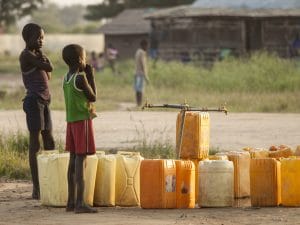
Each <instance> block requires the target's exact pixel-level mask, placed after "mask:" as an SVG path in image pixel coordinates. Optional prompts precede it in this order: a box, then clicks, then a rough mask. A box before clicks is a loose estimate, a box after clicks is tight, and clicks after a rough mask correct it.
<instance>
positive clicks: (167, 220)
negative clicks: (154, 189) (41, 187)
mask: <svg viewBox="0 0 300 225" xmlns="http://www.w3.org/2000/svg"><path fill="white" fill-rule="evenodd" d="M30 191H31V184H30V183H28V182H24V181H23V182H22V181H19V182H16V181H15V182H8V181H2V182H1V183H0V224H1V225H10V224H20V225H23V224H24V225H25V224H30V225H53V224H72V225H76V224H85V225H88V224H91V225H95V224H107V225H126V224H128V225H196V224H207V225H232V224H240V225H252V224H257V225H271V224H282V225H296V224H300V208H283V207H274V208H251V207H249V200H248V199H246V200H242V201H243V202H242V205H240V207H233V208H195V209H153V210H152V209H151V210H149V209H141V208H138V207H134V208H131V207H129V208H122V207H111V208H100V207H99V208H97V209H98V213H96V214H89V215H87V214H80V215H78V214H74V213H71V212H69V213H67V212H65V210H64V208H52V207H46V206H41V204H40V202H39V201H36V200H31V199H30V198H29V197H30ZM245 202H246V203H245Z"/></svg>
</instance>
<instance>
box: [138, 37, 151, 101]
mask: <svg viewBox="0 0 300 225" xmlns="http://www.w3.org/2000/svg"><path fill="white" fill-rule="evenodd" d="M147 48H148V42H147V41H146V40H142V41H141V42H140V48H139V49H138V50H137V51H136V53H135V79H134V89H135V92H136V103H137V106H141V105H142V100H143V91H144V80H146V82H147V83H149V77H148V69H147Z"/></svg>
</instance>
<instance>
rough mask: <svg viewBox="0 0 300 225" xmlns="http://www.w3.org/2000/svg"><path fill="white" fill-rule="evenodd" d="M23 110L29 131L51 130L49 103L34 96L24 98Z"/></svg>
mask: <svg viewBox="0 0 300 225" xmlns="http://www.w3.org/2000/svg"><path fill="white" fill-rule="evenodd" d="M23 110H24V112H25V113H26V122H27V127H28V130H29V131H40V130H52V120H51V114H50V108H49V102H47V101H45V100H42V99H41V98H39V97H36V96H26V97H25V98H24V100H23Z"/></svg>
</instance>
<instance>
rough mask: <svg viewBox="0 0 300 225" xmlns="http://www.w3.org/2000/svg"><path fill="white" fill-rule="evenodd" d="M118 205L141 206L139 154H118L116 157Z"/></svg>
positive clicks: (141, 158) (140, 159)
mask: <svg viewBox="0 0 300 225" xmlns="http://www.w3.org/2000/svg"><path fill="white" fill-rule="evenodd" d="M116 160H117V161H116V205H119V206H138V205H140V165H141V161H142V160H143V157H141V156H140V154H139V152H118V154H117V155H116Z"/></svg>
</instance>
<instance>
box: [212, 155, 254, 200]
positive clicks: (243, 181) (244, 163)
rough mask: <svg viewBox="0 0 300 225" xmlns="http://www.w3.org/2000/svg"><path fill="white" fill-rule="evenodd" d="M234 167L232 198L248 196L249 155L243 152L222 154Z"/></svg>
mask: <svg viewBox="0 0 300 225" xmlns="http://www.w3.org/2000/svg"><path fill="white" fill-rule="evenodd" d="M217 154H224V155H226V156H227V157H228V160H230V161H232V162H233V165H234V197H235V198H243V197H248V196H250V173H249V171H250V154H249V152H245V151H240V152H238V151H230V152H224V153H217Z"/></svg>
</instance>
